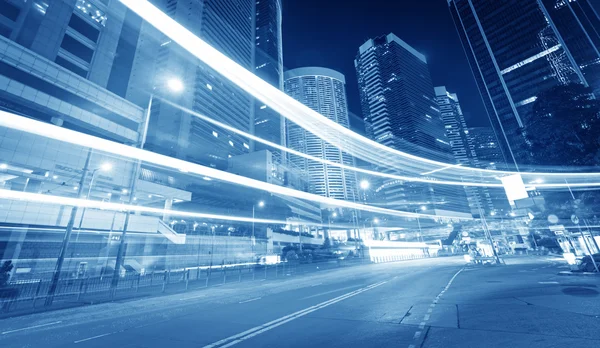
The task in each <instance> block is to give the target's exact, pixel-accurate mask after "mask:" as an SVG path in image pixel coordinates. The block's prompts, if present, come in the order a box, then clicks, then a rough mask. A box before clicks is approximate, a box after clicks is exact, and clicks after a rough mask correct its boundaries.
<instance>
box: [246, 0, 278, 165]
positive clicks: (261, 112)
mask: <svg viewBox="0 0 600 348" xmlns="http://www.w3.org/2000/svg"><path fill="white" fill-rule="evenodd" d="M281 11H282V10H281V0H257V1H256V21H255V22H256V25H255V30H256V35H255V36H254V37H255V42H254V50H255V53H254V73H255V74H256V76H258V77H260V78H261V79H263V80H265V81H267V82H268V83H270V84H271V85H273V86H274V87H277V88H278V89H280V90H283V47H282V46H283V45H282V39H283V35H282V31H281V23H282V18H281V16H282V14H281ZM253 117H254V122H253V126H254V129H253V134H254V135H256V136H257V137H259V138H262V139H265V140H268V141H270V142H272V143H275V144H279V145H285V127H284V125H285V122H284V120H283V118H282V116H281V115H279V114H278V113H276V112H274V111H273V110H271V109H270V108H269V107H267V106H266V105H264V104H263V103H261V102H260V101H258V100H256V101H255V105H254V115H253ZM250 146H251V149H252V150H256V151H259V150H265V149H269V150H271V151H273V153H274V155H275V156H276V158H278V160H281V158H284V157H283V154H282V153H281V152H279V151H275V150H274V149H272V148H270V147H268V146H266V145H264V144H262V143H258V142H254V141H252V142H251V145H250Z"/></svg>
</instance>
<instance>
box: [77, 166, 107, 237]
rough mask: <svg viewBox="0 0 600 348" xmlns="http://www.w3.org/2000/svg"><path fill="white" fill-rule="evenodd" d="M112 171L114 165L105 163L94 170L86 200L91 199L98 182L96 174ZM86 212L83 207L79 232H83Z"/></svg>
mask: <svg viewBox="0 0 600 348" xmlns="http://www.w3.org/2000/svg"><path fill="white" fill-rule="evenodd" d="M111 170H112V164H111V163H110V162H105V163H102V164H101V165H100V167H98V168H96V169H94V170H93V171H92V180H90V186H89V187H88V192H87V194H86V195H85V199H90V195H91V194H92V187H93V186H94V182H95V181H96V174H98V172H100V171H103V172H110V171H111ZM85 210H86V208H85V207H83V210H82V211H81V218H80V219H79V230H81V225H82V224H83V217H84V215H85ZM76 239H77V240H78V239H79V232H78V233H77V238H76Z"/></svg>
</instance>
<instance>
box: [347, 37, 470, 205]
mask: <svg viewBox="0 0 600 348" xmlns="http://www.w3.org/2000/svg"><path fill="white" fill-rule="evenodd" d="M355 67H356V72H357V76H358V85H359V89H360V96H361V104H362V109H363V116H364V119H365V127H366V132H367V135H368V136H369V137H371V138H372V139H373V140H375V141H377V142H379V143H381V144H383V145H386V146H389V147H392V148H395V149H398V150H401V151H404V152H408V153H410V154H413V155H417V156H420V157H425V158H428V159H433V160H438V161H442V162H446V163H454V162H455V160H454V158H453V156H452V153H451V148H450V143H449V142H448V139H447V138H446V135H445V132H444V125H443V123H442V120H441V118H440V113H439V109H438V107H437V104H436V101H435V95H434V89H433V84H432V82H431V77H430V74H429V68H428V66H427V60H426V59H425V56H424V55H422V54H421V53H419V52H417V51H416V50H415V49H414V48H412V47H411V46H410V45H408V44H407V43H406V42H404V41H402V40H401V39H400V38H398V37H397V36H396V35H394V34H389V35H385V36H380V37H377V38H375V39H370V40H368V41H367V42H365V43H364V44H363V45H362V46H360V48H359V50H358V55H357V57H356V60H355ZM380 170H384V171H390V170H391V171H392V172H397V171H396V170H393V169H389V168H380ZM379 191H382V192H383V195H384V196H385V200H386V205H387V206H388V207H390V208H396V209H402V210H407V211H414V210H415V209H418V208H419V207H420V206H426V207H427V209H428V210H431V211H440V212H441V211H454V212H463V213H466V212H468V211H469V208H468V205H467V203H466V198H465V194H464V190H462V188H460V187H450V186H442V185H435V187H433V186H432V185H427V184H419V183H413V182H402V181H398V180H386V181H385V182H384V183H383V185H382V187H381V188H380V190H379Z"/></svg>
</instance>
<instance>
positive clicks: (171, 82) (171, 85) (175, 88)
mask: <svg viewBox="0 0 600 348" xmlns="http://www.w3.org/2000/svg"><path fill="white" fill-rule="evenodd" d="M166 82H167V83H166V86H167V88H168V89H169V90H170V91H172V92H175V93H179V92H181V91H183V90H184V88H185V86H184V85H183V82H182V81H181V80H180V79H178V78H175V77H171V78H169V79H168V80H167V81H166ZM153 101H154V90H153V91H152V93H150V99H149V100H148V107H147V109H146V117H145V118H144V126H143V128H142V134H141V139H140V142H139V148H140V149H143V148H144V145H145V144H146V138H147V137H148V126H149V125H150V115H151V113H152V112H151V111H152V102H153ZM141 169H142V161H141V160H137V163H136V165H135V169H134V171H133V175H132V177H131V190H130V195H129V200H128V204H131V203H133V201H134V200H135V198H134V197H135V193H136V192H135V191H136V186H137V181H138V180H137V179H138V177H139V173H140V170H141ZM130 216H131V211H129V210H127V212H126V213H125V221H124V222H123V232H122V234H121V242H120V243H119V249H118V250H117V258H116V260H115V270H114V273H113V278H112V281H111V284H110V297H111V298H113V297H114V295H115V293H116V291H117V285H118V284H119V276H120V273H119V271H120V268H121V264H122V263H123V252H124V251H125V235H126V234H127V228H128V227H129V217H130Z"/></svg>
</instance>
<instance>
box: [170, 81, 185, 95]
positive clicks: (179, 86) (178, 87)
mask: <svg viewBox="0 0 600 348" xmlns="http://www.w3.org/2000/svg"><path fill="white" fill-rule="evenodd" d="M167 87H169V89H170V90H171V91H173V92H176V93H178V92H181V91H183V82H181V80H180V79H178V78H170V79H169V80H167Z"/></svg>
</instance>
